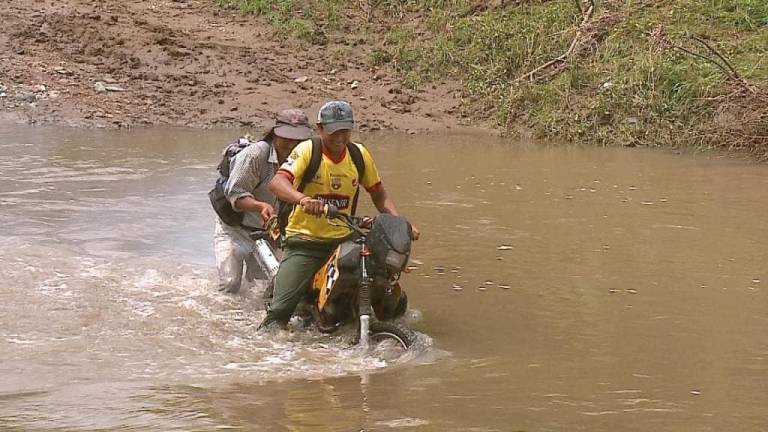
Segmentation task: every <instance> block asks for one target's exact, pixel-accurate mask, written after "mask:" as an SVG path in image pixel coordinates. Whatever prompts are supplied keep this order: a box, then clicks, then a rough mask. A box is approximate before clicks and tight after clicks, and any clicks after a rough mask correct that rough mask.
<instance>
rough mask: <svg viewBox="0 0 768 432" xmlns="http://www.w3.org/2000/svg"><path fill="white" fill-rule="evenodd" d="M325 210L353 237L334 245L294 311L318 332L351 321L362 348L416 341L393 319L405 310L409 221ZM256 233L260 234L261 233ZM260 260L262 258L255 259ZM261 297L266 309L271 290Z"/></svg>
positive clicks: (403, 345) (402, 345) (328, 207)
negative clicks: (403, 279)
mask: <svg viewBox="0 0 768 432" xmlns="http://www.w3.org/2000/svg"><path fill="white" fill-rule="evenodd" d="M324 214H325V217H327V218H328V219H330V220H332V221H334V222H336V223H341V224H343V225H344V226H346V227H348V228H349V229H350V230H351V232H352V235H351V236H350V237H349V238H347V239H346V240H345V241H343V242H342V243H341V244H339V245H338V246H337V247H336V249H335V250H334V252H333V253H332V254H331V256H330V257H329V258H328V259H327V260H326V262H325V264H324V265H323V266H321V267H320V269H319V270H318V271H317V272H316V273H315V275H314V278H313V281H312V284H311V287H310V290H309V292H308V294H307V296H305V298H304V300H303V301H302V304H300V305H299V307H297V310H306V309H309V313H308V314H305V315H309V316H308V318H310V319H309V321H311V322H312V323H314V325H315V327H316V328H317V330H318V331H320V332H322V333H333V332H335V331H337V330H338V329H339V328H341V327H342V326H344V325H345V324H349V323H356V324H357V331H358V343H359V344H360V345H361V346H362V347H363V348H368V347H369V346H370V345H371V343H372V342H373V343H375V344H379V343H382V342H385V341H391V342H393V343H394V344H395V345H398V346H399V347H400V348H401V349H408V348H409V347H411V346H412V345H413V344H414V343H415V342H416V335H415V333H414V332H413V331H411V330H410V329H408V328H407V327H405V326H403V325H401V324H400V323H397V322H394V320H395V319H397V318H399V317H402V316H403V315H404V314H405V312H406V311H407V308H408V297H407V296H406V294H405V292H404V291H403V289H402V287H401V286H400V283H399V280H400V277H401V275H402V273H403V272H405V271H406V266H407V265H408V259H409V256H410V253H411V241H412V239H411V225H410V223H408V221H407V220H406V219H405V218H404V217H402V216H392V215H389V214H381V215H379V216H377V217H376V218H374V219H373V220H371V219H370V218H364V217H356V216H350V215H347V214H344V213H341V212H340V211H339V210H338V208H336V207H335V206H332V205H326V207H325V211H324ZM259 236H260V237H261V238H264V234H263V233H262V234H259ZM254 238H255V237H254ZM262 241H263V242H264V243H263V244H264V245H268V244H269V243H268V242H266V241H264V240H262ZM257 243H258V240H257ZM258 251H259V246H258V244H257V252H258ZM259 255H261V254H259ZM273 259H274V257H273ZM259 261H260V262H263V259H262V258H261V257H260V260H259ZM265 267H266V266H265ZM268 275H269V273H268ZM271 287H272V285H271V284H270V288H271ZM264 300H265V308H269V302H270V301H271V289H269V288H268V289H267V290H266V291H265V299H264Z"/></svg>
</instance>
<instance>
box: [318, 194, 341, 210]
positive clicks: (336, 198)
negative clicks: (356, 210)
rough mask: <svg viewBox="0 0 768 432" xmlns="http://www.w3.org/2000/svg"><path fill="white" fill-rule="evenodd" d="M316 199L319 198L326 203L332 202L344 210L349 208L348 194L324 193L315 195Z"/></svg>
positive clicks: (331, 203)
mask: <svg viewBox="0 0 768 432" xmlns="http://www.w3.org/2000/svg"><path fill="white" fill-rule="evenodd" d="M315 198H316V199H319V200H320V201H322V202H323V203H324V204H330V205H332V206H336V208H338V209H339V210H344V209H347V208H349V197H348V196H346V195H339V194H322V195H315Z"/></svg>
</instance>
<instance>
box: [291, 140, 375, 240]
mask: <svg viewBox="0 0 768 432" xmlns="http://www.w3.org/2000/svg"><path fill="white" fill-rule="evenodd" d="M352 145H355V146H357V147H358V148H359V149H360V153H362V155H363V161H364V162H365V175H364V177H363V178H362V180H361V179H358V178H357V168H356V167H355V163H354V162H353V161H352V157H351V156H350V155H349V151H348V150H347V149H346V148H345V149H344V151H343V153H342V154H341V156H340V157H339V158H338V159H334V158H333V156H331V154H330V153H328V150H327V149H326V148H325V146H324V145H323V146H322V148H323V155H322V158H321V160H320V166H319V167H318V169H317V174H315V177H314V178H313V179H312V180H310V181H309V182H307V185H306V187H305V188H304V191H303V193H304V195H307V196H310V197H312V198H315V199H319V200H321V201H323V202H325V203H326V204H333V205H335V206H336V207H338V208H339V210H340V211H341V212H343V213H346V214H349V212H350V211H351V206H352V199H353V198H354V196H355V191H357V187H358V182H359V183H360V185H362V186H363V187H364V188H365V190H366V191H368V192H369V193H371V192H374V191H376V190H378V189H381V188H383V186H382V184H381V178H380V177H379V171H378V169H377V168H376V164H375V163H374V162H373V158H372V157H371V154H370V153H369V152H368V149H366V148H365V146H363V145H362V144H357V143H353V144H352ZM311 158H312V140H307V141H303V142H301V143H299V145H297V146H296V147H295V148H294V149H293V151H292V152H291V154H290V155H289V156H288V159H286V161H285V162H284V163H283V165H282V166H281V167H280V169H279V170H278V171H277V175H282V176H285V177H286V178H288V180H290V181H291V183H293V187H295V188H298V187H299V184H300V183H301V179H302V176H303V175H304V172H305V171H306V170H307V167H308V166H309V161H310V159H311ZM285 232H286V235H287V236H288V237H293V236H300V237H303V238H308V239H317V240H331V239H338V238H342V237H345V236H347V235H349V228H347V227H345V226H336V225H335V224H331V223H330V222H329V221H328V219H327V218H325V217H323V216H319V217H318V216H312V215H309V214H306V213H304V209H303V208H302V207H301V206H299V205H296V207H295V208H294V210H293V212H292V213H291V215H290V217H289V219H288V226H287V227H286V229H285Z"/></svg>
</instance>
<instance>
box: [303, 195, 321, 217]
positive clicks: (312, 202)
mask: <svg viewBox="0 0 768 432" xmlns="http://www.w3.org/2000/svg"><path fill="white" fill-rule="evenodd" d="M299 205H300V206H301V208H302V209H304V213H306V214H310V215H313V216H321V215H322V214H323V210H325V203H324V202H322V201H320V200H319V199H314V198H312V197H308V196H305V197H304V198H302V199H300V200H299Z"/></svg>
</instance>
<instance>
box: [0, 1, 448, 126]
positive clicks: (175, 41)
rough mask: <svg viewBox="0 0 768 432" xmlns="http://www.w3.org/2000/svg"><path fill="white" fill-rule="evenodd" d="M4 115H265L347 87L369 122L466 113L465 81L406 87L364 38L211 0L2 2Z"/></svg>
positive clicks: (35, 118) (200, 121) (173, 120)
mask: <svg viewBox="0 0 768 432" xmlns="http://www.w3.org/2000/svg"><path fill="white" fill-rule="evenodd" d="M0 22H3V23H4V26H3V29H2V30H0V118H9V117H11V118H15V119H20V120H22V121H26V122H29V123H33V124H41V123H53V124H63V125H72V126H82V127H132V126H141V125H172V126H189V127H219V126H235V127H238V126H245V127H249V126H261V125H263V124H265V123H268V122H269V119H270V118H271V116H272V114H273V113H274V112H275V111H277V110H279V109H282V108H286V107H289V106H298V107H301V108H304V109H307V110H308V111H310V115H312V113H311V112H313V111H314V110H316V109H317V107H318V106H319V105H320V104H321V103H322V102H324V101H326V100H328V99H332V98H343V99H347V100H349V101H351V102H352V103H353V105H354V106H355V108H356V109H357V115H358V119H359V121H360V127H361V129H363V130H366V129H368V130H376V129H403V130H436V129H442V128H446V127H451V126H454V125H456V124H458V123H460V122H461V118H460V114H459V113H458V111H459V110H458V105H459V98H460V96H459V95H460V91H459V88H460V86H459V85H458V84H451V83H440V84H436V85H432V86H429V87H427V88H424V89H421V90H420V91H414V90H409V89H407V88H405V87H404V86H402V85H401V84H400V82H399V81H398V79H397V78H396V77H394V76H392V75H391V74H389V73H388V72H387V71H386V70H378V69H376V68H372V67H371V66H369V65H368V64H366V62H365V55H366V54H367V52H366V50H367V47H365V46H364V45H363V44H361V43H360V42H361V41H358V40H356V39H355V38H347V37H344V36H343V35H337V36H328V40H327V41H326V42H325V46H324V47H311V48H310V47H309V46H307V45H303V44H302V43H300V42H298V41H295V40H287V39H284V38H281V37H279V36H277V35H276V34H275V33H274V30H273V29H272V28H270V26H268V25H267V24H266V23H264V22H263V21H262V20H260V19H259V18H255V17H242V16H239V15H238V14H236V13H230V12H222V11H220V10H219V9H218V8H216V6H215V5H214V4H213V2H212V1H208V0H187V1H182V0H174V1H170V0H168V1H145V0H130V1H122V0H121V1H118V0H100V1H88V0H55V1H54V0H10V1H7V2H2V3H1V4H0Z"/></svg>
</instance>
